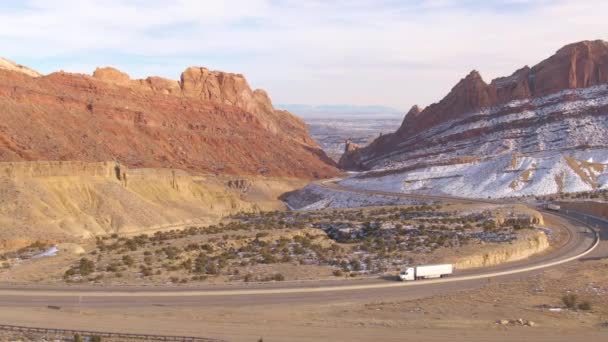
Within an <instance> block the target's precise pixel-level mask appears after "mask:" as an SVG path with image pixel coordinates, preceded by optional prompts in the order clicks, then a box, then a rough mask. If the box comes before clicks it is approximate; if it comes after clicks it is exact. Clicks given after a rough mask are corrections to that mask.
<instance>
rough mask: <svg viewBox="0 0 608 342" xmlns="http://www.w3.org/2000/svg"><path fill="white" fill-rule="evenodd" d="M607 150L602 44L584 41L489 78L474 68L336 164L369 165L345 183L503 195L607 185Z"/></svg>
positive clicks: (607, 72)
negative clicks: (446, 91) (442, 93)
mask: <svg viewBox="0 0 608 342" xmlns="http://www.w3.org/2000/svg"><path fill="white" fill-rule="evenodd" d="M607 152H608V44H607V43H606V42H603V41H584V42H580V43H575V44H571V45H568V46H565V47H564V48H562V49H560V50H559V51H557V53H556V54H555V55H553V56H551V57H550V58H548V59H546V60H544V61H542V62H541V63H539V64H537V65H536V66H534V67H532V68H530V67H523V68H521V69H519V70H517V71H516V72H514V73H513V74H512V75H511V76H508V77H501V78H497V79H495V80H493V81H492V82H490V83H486V82H485V81H484V80H483V79H482V78H481V76H480V75H479V73H478V72H476V71H473V72H471V73H470V74H469V75H468V76H467V77H465V78H463V79H462V80H461V81H460V82H458V84H457V85H456V86H454V88H453V89H452V90H451V91H450V93H449V94H448V95H447V96H446V97H445V98H443V99H442V100H441V101H439V102H438V103H435V104H432V105H430V106H428V107H427V108H425V109H424V110H422V111H419V110H412V111H410V113H408V114H407V115H406V117H405V119H404V121H403V124H402V126H401V127H400V128H399V129H398V130H397V131H396V132H395V133H393V134H388V135H385V136H382V137H380V138H378V139H376V140H375V141H374V142H372V143H371V144H370V145H368V146H366V147H363V148H361V149H358V150H356V151H353V152H347V153H345V155H344V156H343V157H342V159H341V160H340V165H341V166H342V167H344V168H348V169H358V170H371V172H368V173H367V174H365V175H364V176H360V177H359V178H360V179H361V178H364V177H365V178H367V180H365V181H363V180H361V181H357V179H352V180H349V181H348V183H349V184H350V185H351V186H356V185H357V184H359V185H360V186H361V187H364V188H367V189H389V188H390V189H395V188H397V189H401V190H402V191H422V192H430V193H450V194H454V195H467V196H483V197H487V196H492V197H494V196H501V197H504V196H511V195H517V194H526V195H536V194H548V193H553V192H560V191H588V190H593V189H597V188H599V187H602V186H607V185H608V178H606V174H605V172H606V169H607V168H606V163H607V162H608V159H607V158H608V157H606V156H607V155H608V154H606V153H607ZM590 165H591V166H590ZM380 169H381V170H382V171H374V170H380Z"/></svg>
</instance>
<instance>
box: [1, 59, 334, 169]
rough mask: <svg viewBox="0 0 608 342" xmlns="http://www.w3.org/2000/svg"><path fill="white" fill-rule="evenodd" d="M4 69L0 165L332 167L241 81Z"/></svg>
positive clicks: (220, 76)
mask: <svg viewBox="0 0 608 342" xmlns="http://www.w3.org/2000/svg"><path fill="white" fill-rule="evenodd" d="M32 76H33V75H32V74H31V73H24V72H20V71H17V70H14V68H13V69H7V68H0V108H2V110H0V161H38V160H57V161H65V160H77V161H85V162H99V161H107V160H117V161H119V162H121V163H123V164H125V165H127V166H129V167H152V168H159V167H160V168H176V169H185V170H189V171H190V172H195V173H201V172H202V173H208V172H212V173H221V174H247V175H270V176H288V177H291V176H293V177H304V178H315V177H324V176H330V175H334V174H335V173H336V172H337V170H336V168H335V166H334V163H333V162H332V161H331V160H330V159H329V158H327V157H326V156H325V154H324V153H323V152H322V150H321V149H320V148H319V147H318V146H317V144H316V143H315V142H314V141H313V140H312V139H311V138H310V136H309V135H308V129H307V127H306V125H305V123H304V122H303V121H302V120H300V119H299V118H297V117H295V116H293V115H291V114H290V113H288V112H285V111H280V110H275V109H274V107H273V106H272V103H271V101H270V98H269V96H268V95H267V94H266V92H265V91H263V90H252V89H251V88H250V86H249V84H248V83H247V81H246V79H245V78H244V77H243V76H242V75H238V74H231V73H225V72H218V71H210V70H208V69H206V68H200V67H191V68H188V69H186V70H185V71H184V72H183V73H182V75H181V77H180V80H179V81H174V80H169V79H165V78H161V77H148V78H145V79H139V80H133V79H131V78H130V77H129V75H128V74H126V73H124V72H121V71H119V70H117V69H114V68H110V67H105V68H98V69H97V70H95V72H94V73H93V75H92V76H89V75H83V74H72V73H65V72H56V73H52V74H49V75H45V76H42V75H37V76H36V77H32Z"/></svg>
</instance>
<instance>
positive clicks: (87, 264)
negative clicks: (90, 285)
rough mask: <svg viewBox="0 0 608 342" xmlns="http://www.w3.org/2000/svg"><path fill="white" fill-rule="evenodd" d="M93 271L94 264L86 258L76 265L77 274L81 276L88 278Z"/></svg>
mask: <svg viewBox="0 0 608 342" xmlns="http://www.w3.org/2000/svg"><path fill="white" fill-rule="evenodd" d="M94 270H95V263H94V262H93V261H91V260H89V259H87V258H82V259H80V263H79V264H78V272H79V273H80V275H82V276H88V275H89V274H91V273H93V271H94Z"/></svg>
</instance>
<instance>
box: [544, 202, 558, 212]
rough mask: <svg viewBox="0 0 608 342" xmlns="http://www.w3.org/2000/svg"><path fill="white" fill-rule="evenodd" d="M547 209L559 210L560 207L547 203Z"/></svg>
mask: <svg viewBox="0 0 608 342" xmlns="http://www.w3.org/2000/svg"><path fill="white" fill-rule="evenodd" d="M547 209H549V210H553V211H559V210H560V209H561V207H560V206H559V205H557V204H553V203H549V204H547Z"/></svg>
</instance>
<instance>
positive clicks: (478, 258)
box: [446, 230, 549, 269]
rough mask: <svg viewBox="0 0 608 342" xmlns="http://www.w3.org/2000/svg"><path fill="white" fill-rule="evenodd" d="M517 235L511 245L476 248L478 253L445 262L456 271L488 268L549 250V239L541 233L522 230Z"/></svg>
mask: <svg viewBox="0 0 608 342" xmlns="http://www.w3.org/2000/svg"><path fill="white" fill-rule="evenodd" d="M518 235H519V236H518V239H517V240H516V241H514V242H513V243H510V244H492V245H485V246H484V247H483V248H476V249H478V250H479V252H478V253H473V254H471V255H467V256H462V257H453V258H450V259H448V260H446V262H451V263H452V264H454V267H456V269H468V268H476V267H488V266H495V265H500V264H503V263H507V262H512V261H518V260H522V259H526V258H528V257H530V256H532V255H534V254H537V253H540V252H543V251H544V250H546V249H547V248H549V239H548V237H547V235H546V234H545V233H544V232H542V231H538V230H523V231H521V232H520V233H519V234H518Z"/></svg>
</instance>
